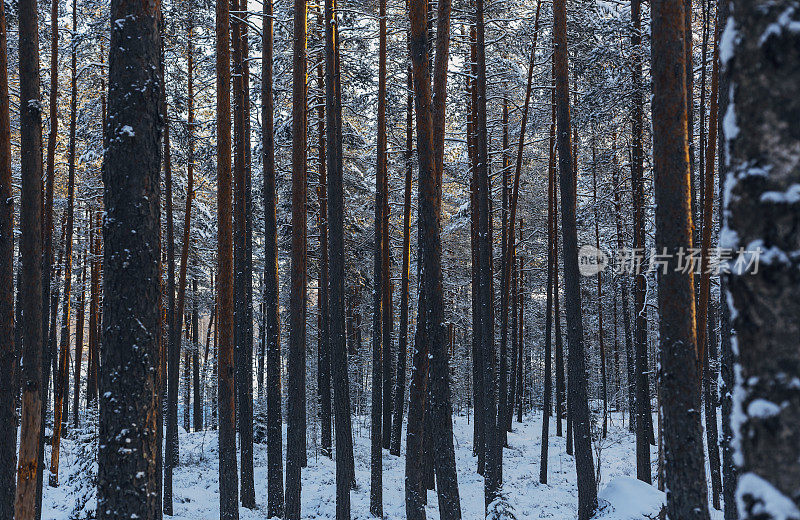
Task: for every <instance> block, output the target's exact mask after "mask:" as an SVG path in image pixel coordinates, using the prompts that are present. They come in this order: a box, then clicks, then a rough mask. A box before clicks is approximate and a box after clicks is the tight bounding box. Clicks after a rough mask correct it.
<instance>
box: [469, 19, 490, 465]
mask: <svg viewBox="0 0 800 520" xmlns="http://www.w3.org/2000/svg"><path fill="white" fill-rule="evenodd" d="M476 38H477V36H476V29H475V25H474V24H472V25H470V35H469V41H470V54H469V74H466V78H467V93H468V96H467V106H468V108H469V110H468V116H467V147H468V151H469V159H470V169H471V170H472V177H471V179H470V251H471V254H472V257H471V258H472V262H471V264H472V269H471V272H470V274H471V284H470V285H471V290H472V294H471V296H472V298H471V299H472V380H473V383H472V388H473V392H472V393H473V403H474V404H473V408H474V410H475V423H474V424H475V426H474V430H473V442H472V444H473V454H474V455H477V457H478V464H477V471H478V474H479V475H484V474H485V473H484V470H485V464H486V461H485V454H486V435H485V432H484V427H485V426H486V424H485V421H484V417H483V415H484V410H485V404H484V398H485V393H484V371H483V354H482V352H483V350H481V348H482V347H481V345H482V343H481V330H482V327H481V324H480V323H481V319H482V310H481V307H480V301H481V300H480V251H479V249H480V246H479V239H478V224H479V220H480V206H479V203H478V199H479V194H478V166H477V161H478V158H477V154H478V151H477V148H478V146H477V141H476V138H477V132H476V128H477V119H478V117H477V105H478V102H477V99H478V94H477V89H476V86H475V80H474V79H471V78H476V77H477V70H478V67H477V52H478V50H477V45H476V41H475V40H476Z"/></svg>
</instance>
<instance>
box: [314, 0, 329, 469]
mask: <svg viewBox="0 0 800 520" xmlns="http://www.w3.org/2000/svg"><path fill="white" fill-rule="evenodd" d="M319 21H320V25H324V18H323V16H322V13H320V16H319ZM317 85H318V86H319V97H318V99H317V114H318V115H319V118H318V120H317V138H318V144H317V150H318V153H317V155H318V156H319V165H318V167H319V180H318V184H317V199H318V200H319V217H318V218H319V243H320V257H321V258H320V266H319V284H318V285H319V296H318V297H317V305H318V307H319V314H320V315H319V333H318V335H319V341H318V351H319V352H318V353H319V357H318V359H317V366H318V369H317V372H318V384H317V386H318V389H319V390H318V392H319V401H320V403H319V405H320V412H319V414H320V417H319V418H320V422H321V423H322V426H321V430H322V432H321V433H322V435H321V437H322V439H321V444H322V454H323V455H325V456H326V457H328V458H330V457H331V456H332V454H333V453H332V451H331V444H332V440H331V350H330V316H329V311H328V309H329V307H328V186H327V184H328V179H327V177H326V175H327V172H326V168H325V166H326V164H325V69H324V63H323V62H322V61H320V62H319V63H318V64H317Z"/></svg>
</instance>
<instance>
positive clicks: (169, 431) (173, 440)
mask: <svg viewBox="0 0 800 520" xmlns="http://www.w3.org/2000/svg"><path fill="white" fill-rule="evenodd" d="M161 55H162V57H163V55H164V49H163V43H162V49H161ZM161 66H162V70H161V77H162V78H165V79H164V81H163V82H162V85H161V112H162V118H163V119H164V121H165V125H164V137H163V138H164V197H165V199H166V200H165V208H164V209H165V211H166V214H167V244H166V245H167V324H168V329H167V355H166V357H167V426H166V432H165V435H166V438H167V443H166V447H165V450H164V452H165V453H164V459H165V462H164V483H163V484H164V492H163V497H162V501H163V510H164V514H165V515H169V516H172V473H173V471H174V468H175V466H177V465H178V460H179V445H178V383H179V378H180V359H181V358H180V347H179V343H180V336H181V327H182V323H183V314H182V310H181V311H178V310H177V309H176V301H175V245H174V244H175V232H174V214H173V210H172V160H171V154H170V141H169V124H168V123H167V122H168V121H169V114H168V108H169V107H168V106H167V97H166V75H165V74H164V70H163V67H164V60H163V59H162V60H161ZM187 173H188V170H187ZM177 319H179V320H180V321H181V323H180V324H176V320H177Z"/></svg>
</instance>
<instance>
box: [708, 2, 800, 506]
mask: <svg viewBox="0 0 800 520" xmlns="http://www.w3.org/2000/svg"><path fill="white" fill-rule="evenodd" d="M729 14H730V18H728V19H727V28H726V29H725V32H726V35H725V36H726V37H724V38H723V41H725V40H726V39H727V37H729V36H730V35H731V33H732V32H733V31H735V33H734V34H736V38H735V39H734V41H733V44H732V45H729V46H724V47H723V48H724V49H725V52H723V53H722V64H723V69H726V75H727V76H728V80H729V81H730V83H729V89H728V90H727V92H728V93H729V96H730V97H729V99H727V100H726V111H725V116H724V125H723V128H724V131H725V136H724V139H725V147H724V148H727V151H728V153H729V155H728V156H727V157H726V163H727V168H726V170H727V175H726V183H725V194H726V197H725V202H724V203H725V205H726V208H725V209H726V212H725V214H726V222H725V223H726V227H727V229H728V230H729V231H728V232H726V233H724V234H725V235H727V236H728V237H736V239H738V240H736V239H733V240H731V239H730V238H729V239H728V241H727V243H726V244H725V245H726V246H729V247H733V248H734V251H736V248H737V247H743V248H744V249H746V250H754V249H756V248H757V247H760V248H761V249H762V251H763V252H762V253H761V257H760V263H759V265H758V269H757V271H756V269H755V268H750V269H746V268H743V265H746V259H745V258H742V256H740V255H738V254H737V255H735V256H736V257H737V258H736V261H738V262H740V263H739V264H738V266H737V264H736V263H734V267H733V269H732V272H731V273H730V275H729V276H728V280H727V284H728V290H729V293H728V294H729V296H728V298H729V299H728V301H729V302H730V303H731V316H732V319H733V328H734V329H735V331H736V343H734V348H736V350H735V352H737V353H738V359H737V360H736V365H735V375H736V384H735V388H734V391H733V396H734V397H733V405H734V410H736V411H735V412H734V413H733V418H732V422H733V427H734V428H733V436H734V437H733V445H734V446H735V447H737V450H736V452H735V455H736V457H735V459H738V460H736V462H737V466H738V470H739V476H738V487H737V490H736V501H737V503H738V504H739V518H742V519H743V520H755V519H769V520H773V519H777V518H786V519H791V520H794V519H795V518H800V465H798V463H797V461H798V458H800V427H799V426H798V424H800V389H799V388H798V385H797V381H798V378H800V352H798V349H797V337H798V333H800V328H798V327H800V323H799V322H798V320H797V316H798V314H799V313H800V301H798V299H797V287H798V283H800V280H799V279H798V269H797V267H798V258H797V255H796V254H794V253H793V252H794V251H797V250H798V233H797V229H798V222H800V213H799V212H798V206H797V204H796V202H795V200H796V197H795V196H794V193H796V191H797V188H796V186H797V184H798V182H800V170H798V168H797V161H796V150H797V148H798V143H800V134H799V133H798V121H797V117H796V114H797V111H798V107H799V106H800V105H798V99H797V96H796V95H795V94H794V92H793V91H794V90H795V89H794V87H793V85H796V84H797V81H798V77H800V73H799V72H798V66H797V64H798V61H799V60H800V55H799V54H798V49H800V33H798V32H797V31H796V30H794V28H795V27H796V25H797V23H798V13H797V7H796V5H794V4H793V3H791V2H775V3H773V4H764V3H760V2H751V1H745V0H736V1H733V2H731V3H730V12H729ZM790 27H791V29H790ZM765 88H768V89H769V90H768V92H769V96H764V92H765V90H764V89H765ZM731 232H732V233H735V234H732V233H731ZM737 347H738V348H737Z"/></svg>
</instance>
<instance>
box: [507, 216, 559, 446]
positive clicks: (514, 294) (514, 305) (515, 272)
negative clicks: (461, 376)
mask: <svg viewBox="0 0 800 520" xmlns="http://www.w3.org/2000/svg"><path fill="white" fill-rule="evenodd" d="M519 227H520V230H519V231H520V244H521V243H522V222H520V223H519ZM511 249H512V251H511V262H512V266H511V293H510V294H511V372H510V373H509V381H508V403H507V406H506V414H505V415H504V416H503V428H504V432H506V433H507V432H510V431H511V420H512V418H513V417H514V399H515V397H516V390H517V351H518V350H519V335H518V332H519V323H518V321H517V320H518V319H519V312H518V311H519V309H518V305H519V298H518V296H519V275H520V272H519V269H518V267H517V266H518V265H519V262H517V244H516V243H515V242H514V241H512V248H511ZM520 260H521V259H520ZM549 366H551V365H548V367H549ZM548 370H549V369H548ZM506 444H508V442H507V441H506Z"/></svg>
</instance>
